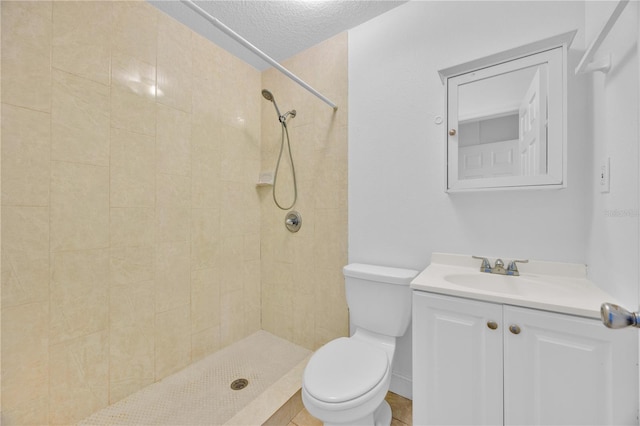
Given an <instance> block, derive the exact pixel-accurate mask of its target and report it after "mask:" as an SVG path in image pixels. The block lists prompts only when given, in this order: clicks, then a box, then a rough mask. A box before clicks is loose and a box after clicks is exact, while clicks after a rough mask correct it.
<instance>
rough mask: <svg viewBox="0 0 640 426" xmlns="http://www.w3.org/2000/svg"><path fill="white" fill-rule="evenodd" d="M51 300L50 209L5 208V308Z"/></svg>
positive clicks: (3, 210)
mask: <svg viewBox="0 0 640 426" xmlns="http://www.w3.org/2000/svg"><path fill="white" fill-rule="evenodd" d="M44 301H46V302H48V301H49V208H48V207H19V206H16V207H13V206H4V207H3V208H2V306H3V307H8V306H16V305H21V304H24V303H31V302H44Z"/></svg>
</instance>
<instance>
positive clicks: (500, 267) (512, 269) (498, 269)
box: [471, 256, 529, 277]
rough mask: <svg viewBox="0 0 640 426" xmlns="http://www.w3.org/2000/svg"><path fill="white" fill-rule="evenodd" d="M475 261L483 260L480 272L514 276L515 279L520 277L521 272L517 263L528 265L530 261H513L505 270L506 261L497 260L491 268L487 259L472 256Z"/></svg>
mask: <svg viewBox="0 0 640 426" xmlns="http://www.w3.org/2000/svg"><path fill="white" fill-rule="evenodd" d="M471 257H473V258H474V259H480V260H482V265H481V266H480V272H487V273H489V274H500V275H513V276H515V277H517V276H519V275H520V271H518V266H517V265H516V263H528V262H529V261H528V260H512V261H511V262H509V265H508V266H507V268H506V269H505V267H504V261H503V260H502V259H496V262H495V264H494V265H493V267H491V262H489V259H487V258H486V257H481V256H471Z"/></svg>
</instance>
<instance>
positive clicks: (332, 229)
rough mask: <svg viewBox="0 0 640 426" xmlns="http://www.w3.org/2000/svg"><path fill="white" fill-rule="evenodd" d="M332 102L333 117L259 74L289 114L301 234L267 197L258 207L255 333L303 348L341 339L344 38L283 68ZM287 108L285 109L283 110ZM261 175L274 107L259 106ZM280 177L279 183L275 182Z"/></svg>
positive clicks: (274, 145)
mask: <svg viewBox="0 0 640 426" xmlns="http://www.w3.org/2000/svg"><path fill="white" fill-rule="evenodd" d="M283 65H284V66H286V67H287V68H288V69H290V70H292V72H294V73H295V74H296V75H299V76H300V77H301V78H303V79H305V80H307V81H310V82H312V84H313V86H314V87H315V88H316V89H318V90H320V91H321V92H322V93H323V94H325V95H327V96H328V97H329V98H331V99H332V100H334V101H335V102H337V103H338V105H339V109H338V111H333V110H332V109H331V108H328V107H327V106H326V105H324V104H323V103H322V102H319V101H318V100H317V99H315V98H313V97H312V96H309V94H307V93H306V92H304V91H303V90H301V89H300V88H299V87H297V86H296V85H295V84H294V83H292V82H291V81H289V80H287V79H286V78H283V77H282V76H281V75H279V74H278V73H277V72H276V70H272V69H270V70H267V71H265V72H263V74H262V86H263V87H264V88H268V89H269V90H271V91H272V92H273V93H274V94H275V95H276V96H277V98H278V100H279V104H280V105H285V106H284V107H283V109H291V108H295V109H296V111H297V115H296V117H295V118H293V119H291V120H290V121H289V123H288V125H289V131H290V138H291V141H292V143H291V145H292V149H291V151H292V154H293V156H294V160H295V166H296V174H297V178H298V179H297V186H298V200H297V202H296V204H295V207H294V208H295V210H297V211H299V212H300V213H301V214H302V218H303V221H302V228H301V229H300V231H299V232H297V233H296V234H290V233H288V232H287V231H286V230H285V229H284V226H283V224H282V221H283V212H282V211H279V210H278V209H277V208H276V207H275V206H274V205H273V204H274V203H273V200H272V199H271V190H270V188H268V189H259V190H258V191H259V193H260V200H261V236H260V238H261V245H262V249H261V260H262V278H261V279H262V290H261V291H262V302H261V303H262V328H263V329H265V330H267V331H270V332H272V333H275V334H277V335H279V336H282V337H285V338H288V339H291V340H292V341H293V342H294V343H297V344H300V345H302V346H305V347H307V348H309V349H317V348H318V347H319V346H321V345H322V344H324V343H326V342H328V341H329V340H332V339H335V338H336V337H340V336H345V335H348V333H349V330H348V310H347V306H346V302H345V295H344V279H343V277H342V267H343V266H344V265H345V264H346V263H347V221H346V217H347V215H346V212H347V176H348V174H347V136H348V131H347V127H346V126H347V118H346V112H347V109H348V108H347V87H348V73H347V34H346V33H343V34H339V35H337V36H335V37H333V38H331V39H329V40H327V41H325V42H323V43H320V44H319V45H317V46H314V47H312V48H311V49H308V50H306V51H304V52H302V53H300V54H298V55H296V56H294V57H292V58H290V59H288V60H287V61H285V62H284V63H283ZM289 105H291V106H289ZM261 122H262V128H261V129H262V145H261V153H262V157H261V164H262V170H273V169H274V167H275V163H276V160H277V157H278V151H279V148H280V127H279V126H278V125H277V122H275V120H274V117H273V107H272V106H271V105H268V103H263V105H262V121H261ZM290 174H291V171H290V168H288V166H287V165H286V162H285V166H284V167H282V168H281V170H280V173H279V175H278V186H279V188H278V191H277V195H278V196H279V197H281V198H283V199H285V198H286V197H290V194H291V193H292V192H293V185H292V184H293V182H292V180H291V177H290ZM281 177H282V178H281Z"/></svg>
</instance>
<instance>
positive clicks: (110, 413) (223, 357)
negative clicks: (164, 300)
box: [79, 331, 311, 425]
mask: <svg viewBox="0 0 640 426" xmlns="http://www.w3.org/2000/svg"><path fill="white" fill-rule="evenodd" d="M310 354H311V351H309V350H307V349H304V348H302V347H300V346H298V345H295V344H293V343H291V342H288V341H286V340H284V339H281V338H279V337H276V336H274V335H272V334H270V333H268V332H266V331H258V332H256V333H254V334H252V335H250V336H249V337H246V338H245V339H243V340H240V341H239V342H236V343H234V344H233V345H231V346H228V347H226V348H224V349H222V350H220V351H218V352H216V353H214V354H212V355H209V356H208V357H206V358H204V359H202V360H200V361H197V362H195V363H193V364H192V365H190V366H189V367H187V368H185V369H184V370H182V371H180V372H178V373H176V374H173V375H171V376H169V377H166V378H164V379H163V380H161V381H159V382H157V383H154V384H152V385H150V386H147V387H146V388H144V389H141V390H140V391H138V392H136V393H134V394H132V395H130V396H128V397H127V398H125V399H123V400H121V401H118V402H116V403H115V404H113V405H110V406H108V407H106V408H104V409H102V410H100V411H98V412H96V413H94V414H93V415H91V416H89V417H87V418H86V419H84V420H83V421H82V422H80V423H79V424H80V425H221V424H224V423H225V422H227V421H228V420H229V419H231V418H232V417H234V416H235V415H236V414H238V413H239V412H241V411H242V409H243V408H244V407H246V406H247V405H249V404H250V403H251V401H253V400H254V399H256V398H257V397H258V396H259V395H260V394H262V393H263V392H265V391H266V390H267V389H268V388H269V387H270V386H272V385H274V384H275V383H276V382H278V380H279V379H280V378H281V377H283V376H285V375H286V374H287V373H288V372H289V371H291V370H293V369H294V367H296V366H298V364H300V363H301V362H302V361H303V360H305V359H306V358H307V357H308V356H309V355H310ZM298 368H299V367H298ZM238 378H245V379H247V380H248V381H249V385H248V386H247V387H246V388H244V389H242V390H232V389H231V388H230V384H231V382H233V381H234V380H236V379H238ZM298 389H299V386H298ZM293 392H295V390H294V391H293ZM292 394H293V393H292ZM278 407H279V405H277V406H275V407H273V409H274V411H275V410H276V409H277V408H278Z"/></svg>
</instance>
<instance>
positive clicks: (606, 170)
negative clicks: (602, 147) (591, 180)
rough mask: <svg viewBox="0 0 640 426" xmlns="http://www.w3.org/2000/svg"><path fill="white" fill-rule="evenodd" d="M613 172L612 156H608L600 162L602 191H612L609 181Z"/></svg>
mask: <svg viewBox="0 0 640 426" xmlns="http://www.w3.org/2000/svg"><path fill="white" fill-rule="evenodd" d="M610 173H611V162H610V158H609V157H607V158H605V159H603V160H602V163H600V170H599V171H598V177H599V182H600V192H603V193H607V192H609V191H610V189H611V186H610V183H609V177H610Z"/></svg>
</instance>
